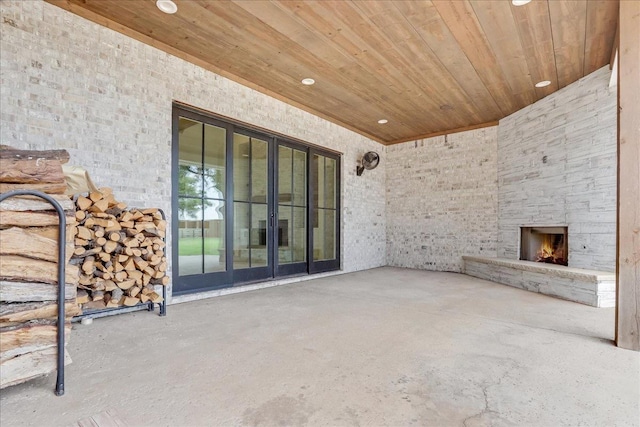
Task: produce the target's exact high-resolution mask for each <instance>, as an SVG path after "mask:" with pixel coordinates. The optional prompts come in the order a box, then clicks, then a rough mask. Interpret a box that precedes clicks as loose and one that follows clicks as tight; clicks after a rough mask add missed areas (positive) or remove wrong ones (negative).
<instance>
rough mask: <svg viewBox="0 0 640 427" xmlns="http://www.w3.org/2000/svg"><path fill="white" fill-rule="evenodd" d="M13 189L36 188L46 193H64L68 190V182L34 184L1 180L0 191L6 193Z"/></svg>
mask: <svg viewBox="0 0 640 427" xmlns="http://www.w3.org/2000/svg"><path fill="white" fill-rule="evenodd" d="M13 190H36V191H41V192H43V193H46V194H64V193H65V191H67V183H66V182H64V181H62V182H53V183H48V182H47V183H32V184H18V183H8V182H0V193H6V192H7V191H13Z"/></svg>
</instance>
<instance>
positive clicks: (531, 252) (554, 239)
mask: <svg viewBox="0 0 640 427" xmlns="http://www.w3.org/2000/svg"><path fill="white" fill-rule="evenodd" d="M520 230H521V236H520V237H521V238H520V259H521V260H524V261H534V262H544V263H547V264H558V265H569V245H568V244H567V227H520Z"/></svg>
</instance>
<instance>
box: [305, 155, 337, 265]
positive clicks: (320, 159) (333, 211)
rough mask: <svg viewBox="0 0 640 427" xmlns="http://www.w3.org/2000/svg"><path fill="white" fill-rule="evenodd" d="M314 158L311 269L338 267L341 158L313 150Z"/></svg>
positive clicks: (312, 174) (312, 173) (312, 171)
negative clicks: (339, 172)
mask: <svg viewBox="0 0 640 427" xmlns="http://www.w3.org/2000/svg"><path fill="white" fill-rule="evenodd" d="M311 159H312V168H311V185H310V188H311V189H312V194H313V200H312V202H313V206H312V207H313V209H312V210H311V219H312V223H313V230H312V233H311V241H312V242H313V246H312V250H311V256H312V262H311V265H310V268H309V270H310V271H311V272H318V271H326V270H334V269H336V268H338V267H339V259H338V258H339V256H338V255H339V254H338V245H339V227H338V217H339V216H338V194H339V188H338V169H339V165H338V158H337V157H336V158H334V157H329V156H324V155H321V154H316V153H313V155H312V157H311Z"/></svg>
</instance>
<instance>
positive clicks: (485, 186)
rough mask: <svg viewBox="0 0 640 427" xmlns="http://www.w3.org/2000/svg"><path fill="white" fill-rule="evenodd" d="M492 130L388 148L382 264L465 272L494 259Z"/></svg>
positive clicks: (495, 198) (494, 140)
mask: <svg viewBox="0 0 640 427" xmlns="http://www.w3.org/2000/svg"><path fill="white" fill-rule="evenodd" d="M497 132H498V131H497V127H489V128H484V129H478V130H472V131H467V132H460V133H456V134H452V135H448V136H447V137H446V139H445V137H444V136H439V137H435V138H429V139H423V140H418V141H412V142H406V143H403V144H398V145H392V146H389V147H387V216H386V218H387V262H388V264H389V265H393V266H398V267H410V268H419V269H425V270H438V271H456V272H460V271H462V256H463V255H471V254H473V255H479V256H489V257H490V256H493V257H495V256H496V241H497V213H498V194H497V183H496V179H497V170H496V148H497Z"/></svg>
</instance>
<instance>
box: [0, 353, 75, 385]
mask: <svg viewBox="0 0 640 427" xmlns="http://www.w3.org/2000/svg"><path fill="white" fill-rule="evenodd" d="M57 354H58V349H57V348H56V347H51V348H47V349H44V350H40V351H34V352H32V353H27V354H23V355H21V356H17V357H13V358H11V359H8V360H1V361H0V388H5V387H8V386H10V385H15V384H20V383H23V382H25V381H28V380H30V379H32V378H36V377H39V376H41V375H45V374H48V373H49V372H51V371H55V370H56V367H57ZM70 363H71V357H70V356H69V353H67V350H66V349H65V351H64V364H65V365H68V364H70Z"/></svg>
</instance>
